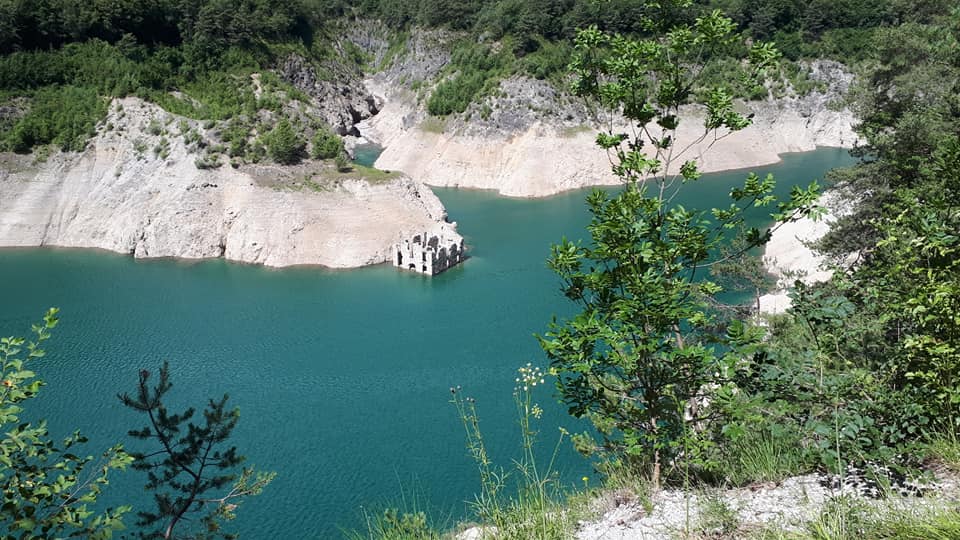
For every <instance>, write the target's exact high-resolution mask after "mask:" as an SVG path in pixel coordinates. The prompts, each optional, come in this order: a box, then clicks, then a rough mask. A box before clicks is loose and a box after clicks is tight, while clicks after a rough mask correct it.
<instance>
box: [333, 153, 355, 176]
mask: <svg viewBox="0 0 960 540" xmlns="http://www.w3.org/2000/svg"><path fill="white" fill-rule="evenodd" d="M334 164H335V165H336V166H337V170H338V171H340V172H349V171H350V170H351V169H353V165H352V164H351V163H350V159H349V158H348V157H347V154H344V153H340V154H337V157H336V159H334Z"/></svg>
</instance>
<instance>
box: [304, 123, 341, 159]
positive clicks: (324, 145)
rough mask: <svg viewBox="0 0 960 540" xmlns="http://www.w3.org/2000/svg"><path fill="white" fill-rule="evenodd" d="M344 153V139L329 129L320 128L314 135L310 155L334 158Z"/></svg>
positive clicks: (316, 157)
mask: <svg viewBox="0 0 960 540" xmlns="http://www.w3.org/2000/svg"><path fill="white" fill-rule="evenodd" d="M341 153H343V139H341V138H340V137H338V136H337V135H335V134H334V133H331V132H329V131H327V130H318V131H317V134H316V135H314V136H313V143H312V145H311V148H310V156H311V157H312V158H313V159H333V158H336V157H337V156H338V155H340V154H341Z"/></svg>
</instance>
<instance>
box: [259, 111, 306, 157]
mask: <svg viewBox="0 0 960 540" xmlns="http://www.w3.org/2000/svg"><path fill="white" fill-rule="evenodd" d="M263 143H264V146H266V148H267V154H268V155H269V156H270V159H272V160H273V161H275V162H276V163H280V164H282V165H293V164H295V163H299V162H300V160H301V159H302V158H303V154H304V148H305V147H306V144H305V143H304V142H303V139H301V138H300V136H299V135H298V134H297V132H296V131H295V130H294V129H293V126H292V125H291V124H290V121H289V120H287V119H286V118H284V119H283V120H281V121H280V122H279V123H278V124H277V125H276V126H275V127H274V128H273V129H272V130H270V132H269V133H267V134H266V135H264V137H263Z"/></svg>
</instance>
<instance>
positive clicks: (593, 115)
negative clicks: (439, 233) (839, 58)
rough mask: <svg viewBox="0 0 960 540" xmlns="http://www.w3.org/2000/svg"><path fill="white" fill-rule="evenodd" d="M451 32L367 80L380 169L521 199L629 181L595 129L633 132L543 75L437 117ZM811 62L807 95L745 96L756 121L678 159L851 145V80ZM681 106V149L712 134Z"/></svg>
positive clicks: (375, 44)
mask: <svg viewBox="0 0 960 540" xmlns="http://www.w3.org/2000/svg"><path fill="white" fill-rule="evenodd" d="M352 39H354V40H355V41H356V43H357V44H358V46H360V47H363V48H365V49H366V50H368V51H369V52H370V53H371V54H372V55H373V56H374V58H376V59H377V61H380V59H381V58H382V57H383V55H384V50H385V47H386V44H385V42H381V41H382V40H381V41H378V40H377V39H376V38H375V37H371V36H370V35H369V34H363V35H360V36H352ZM452 39H454V38H453V36H451V35H448V34H447V33H444V32H442V31H422V32H418V33H417V34H415V35H413V36H411V38H410V39H409V41H408V42H407V44H406V48H405V50H404V52H403V53H402V54H399V55H397V56H396V57H395V58H394V59H393V60H392V62H391V63H390V64H389V65H388V66H387V67H386V68H384V69H382V70H380V71H379V72H377V73H376V74H374V75H372V76H369V77H368V78H367V79H366V81H365V84H366V87H367V89H368V90H369V91H370V92H371V93H372V94H373V95H374V96H375V99H376V101H377V103H380V104H381V107H380V109H379V114H377V115H376V116H374V117H372V118H370V119H369V120H366V121H364V122H361V123H360V125H359V127H360V131H361V132H362V133H363V135H364V136H365V137H366V138H368V139H371V140H374V141H375V142H377V143H379V144H380V145H382V146H383V147H384V148H385V149H384V151H383V153H382V154H381V155H380V157H379V159H378V160H377V162H376V165H377V166H378V167H380V168H384V169H390V170H399V171H403V172H405V173H406V174H408V175H410V177H411V178H413V179H414V180H417V181H419V182H423V183H425V184H428V185H431V186H453V187H466V188H479V189H493V190H497V191H498V192H499V193H500V194H502V195H506V196H514V197H541V196H548V195H553V194H556V193H559V192H562V191H566V190H570V189H578V188H583V187H588V186H595V185H616V184H618V183H619V181H620V180H619V179H618V178H617V177H616V176H615V175H613V174H612V173H611V171H610V168H611V167H610V159H609V157H608V156H607V154H606V153H605V152H604V151H602V150H600V149H599V148H598V147H597V146H596V144H595V139H596V133H597V129H596V126H605V127H611V128H612V129H613V131H615V132H616V131H622V132H629V131H631V129H632V128H631V127H630V126H629V124H628V123H627V122H625V121H624V119H623V118H617V117H609V116H606V115H603V114H602V113H600V112H598V111H595V110H591V109H590V108H589V107H588V106H587V105H586V104H585V103H584V102H582V101H581V100H579V99H576V98H574V97H572V96H570V95H569V94H566V93H564V92H563V91H560V90H558V89H556V88H554V87H553V86H552V85H551V84H549V83H547V82H545V81H540V80H536V79H533V78H530V77H525V76H520V75H514V76H512V77H510V78H507V79H505V80H502V81H500V84H499V87H498V89H497V91H496V92H494V93H493V95H491V96H487V97H485V98H483V99H482V100H481V101H479V102H477V103H474V104H471V105H470V107H469V108H468V109H467V110H466V111H465V112H464V113H463V114H460V115H452V116H450V117H446V118H436V117H430V116H428V115H427V113H426V110H425V106H424V101H425V96H426V95H427V94H426V93H425V88H429V87H430V86H431V85H432V84H435V83H436V82H437V81H439V80H442V79H443V78H444V76H445V75H444V71H443V70H444V68H445V66H447V65H448V64H449V62H450V54H449V42H450V41H451V40H452ZM805 69H807V76H808V77H809V78H810V80H811V81H813V82H814V83H815V84H816V86H817V88H816V89H814V90H813V91H811V92H808V93H805V94H803V95H799V94H797V93H796V92H794V91H793V90H792V89H791V88H788V89H787V91H786V92H785V93H783V95H780V96H779V97H777V98H773V97H770V98H768V99H765V100H762V101H752V102H741V103H740V104H739V107H740V108H741V111H742V112H744V113H747V114H751V115H752V116H753V125H752V126H750V127H748V128H747V129H745V130H742V131H739V132H736V133H732V134H729V135H728V136H726V134H720V135H721V137H720V138H719V139H718V140H714V139H713V137H711V138H710V139H707V140H704V141H703V142H702V143H700V144H697V145H694V146H693V147H692V148H691V149H690V150H689V151H688V152H687V154H686V155H684V156H682V158H681V159H678V160H677V164H678V165H679V164H680V163H682V162H683V161H684V160H687V159H696V160H697V161H698V163H699V165H700V170H701V171H704V172H714V171H721V170H730V169H740V168H747V167H754V166H759V165H767V164H771V163H777V162H779V161H780V154H783V153H787V152H804V151H810V150H814V149H815V148H816V147H818V146H834V147H848V148H849V147H853V146H854V145H855V144H856V142H857V136H856V134H855V133H854V131H853V124H854V122H855V118H854V115H853V113H852V112H851V111H850V110H849V109H848V108H844V107H843V106H841V105H838V103H839V100H840V97H841V96H843V95H844V94H845V93H846V91H847V88H848V87H849V85H850V83H851V82H852V79H853V76H852V75H851V74H850V73H849V72H848V71H847V70H846V69H845V68H844V66H843V65H841V64H839V63H837V62H832V61H826V60H818V61H815V62H811V63H809V64H808V65H807V66H806V68H805ZM683 114H684V116H683V118H682V120H681V124H680V130H679V132H678V134H677V135H678V137H677V139H678V144H677V145H676V146H677V147H685V146H686V145H688V144H689V143H691V142H692V141H694V140H696V139H697V138H698V137H700V136H701V135H702V134H703V116H704V113H703V111H702V110H698V109H696V108H694V107H689V108H687V109H686V110H685V111H683Z"/></svg>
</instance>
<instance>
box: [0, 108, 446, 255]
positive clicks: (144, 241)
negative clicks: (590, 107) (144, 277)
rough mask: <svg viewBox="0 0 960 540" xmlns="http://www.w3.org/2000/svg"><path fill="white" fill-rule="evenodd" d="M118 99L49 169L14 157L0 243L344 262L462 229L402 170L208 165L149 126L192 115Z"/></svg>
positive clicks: (0, 185) (0, 208) (1, 203)
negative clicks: (431, 233)
mask: <svg viewBox="0 0 960 540" xmlns="http://www.w3.org/2000/svg"><path fill="white" fill-rule="evenodd" d="M116 104H119V107H118V106H116ZM116 104H115V105H112V106H111V107H110V111H111V112H110V116H109V117H108V118H107V120H106V121H105V122H104V123H103V124H102V126H101V127H100V129H99V130H98V134H97V136H96V137H95V138H94V139H93V140H92V141H91V143H90V144H89V145H88V147H87V150H86V151H84V152H83V153H80V154H61V155H57V156H54V157H53V158H51V159H50V160H49V161H48V162H46V163H43V164H40V165H30V164H27V163H26V162H25V159H27V158H22V157H19V156H11V155H8V156H6V158H5V159H6V160H7V161H8V163H6V164H5V165H4V166H3V167H0V246H67V247H92V248H101V249H107V250H110V251H116V252H120V253H130V254H132V255H134V256H135V257H183V258H207V257H224V258H226V259H229V260H233V261H241V262H248V263H255V264H263V265H267V266H277V267H280V266H290V265H300V264H317V265H323V266H328V267H334V268H346V267H356V266H362V265H368V264H376V263H380V262H383V261H386V260H387V259H388V258H389V256H390V253H391V247H392V244H393V243H394V242H395V241H396V240H397V239H398V238H399V237H400V236H401V235H403V236H407V235H409V234H412V233H413V232H419V231H424V230H438V229H445V230H446V231H447V234H448V236H449V235H456V233H455V231H454V227H455V225H452V224H449V223H446V222H445V211H444V209H443V206H442V204H441V203H440V201H439V199H437V198H436V196H435V195H433V193H431V192H430V190H429V189H426V188H425V187H424V186H422V185H420V184H418V183H417V182H414V181H412V180H410V179H409V178H407V177H404V176H402V175H392V176H389V177H388V176H387V175H380V176H383V178H379V179H374V180H370V179H364V178H362V177H360V176H359V175H357V174H349V175H342V174H340V173H336V172H335V171H331V170H330V169H328V168H326V166H325V165H323V164H321V163H307V164H304V165H301V166H299V167H294V168H289V167H276V166H243V167H241V168H239V169H232V168H230V167H221V168H216V169H206V170H202V169H198V168H197V166H196V165H195V164H194V156H192V155H190V153H189V151H188V148H187V146H186V145H185V144H184V142H183V141H182V140H181V139H180V138H178V137H171V138H170V139H169V140H167V141H166V143H164V142H163V141H162V140H161V139H164V140H166V139H165V137H164V136H163V135H155V134H151V131H155V130H149V129H148V125H149V124H150V122H151V120H156V119H160V121H161V122H162V123H164V124H173V123H174V122H177V123H179V122H181V121H182V122H188V121H187V120H186V119H182V118H178V117H174V116H173V115H170V114H168V113H165V112H163V111H162V110H161V109H160V108H158V107H156V106H154V105H151V104H148V103H145V102H143V101H140V100H138V99H135V98H126V99H123V100H118V101H117V102H116ZM108 127H109V128H111V129H109V130H108V129H107V128H108ZM194 127H195V128H196V129H199V127H198V126H194ZM164 144H166V145H167V149H166V150H163V148H164ZM158 149H159V150H158Z"/></svg>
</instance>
